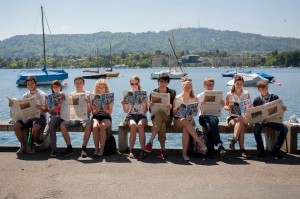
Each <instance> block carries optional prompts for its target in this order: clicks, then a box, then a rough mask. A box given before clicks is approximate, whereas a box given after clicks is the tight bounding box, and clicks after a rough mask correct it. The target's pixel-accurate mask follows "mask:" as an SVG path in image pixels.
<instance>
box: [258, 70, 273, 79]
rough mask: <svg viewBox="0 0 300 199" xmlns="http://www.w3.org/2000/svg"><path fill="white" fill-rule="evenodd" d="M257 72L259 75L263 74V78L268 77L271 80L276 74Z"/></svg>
mask: <svg viewBox="0 0 300 199" xmlns="http://www.w3.org/2000/svg"><path fill="white" fill-rule="evenodd" d="M256 74H258V75H259V76H261V77H263V78H266V79H268V80H269V81H272V80H273V79H274V76H272V75H269V74H266V73H262V72H258V73H256Z"/></svg>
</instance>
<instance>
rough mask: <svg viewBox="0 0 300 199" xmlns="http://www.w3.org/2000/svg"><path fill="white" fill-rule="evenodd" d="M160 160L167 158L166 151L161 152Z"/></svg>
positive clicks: (159, 154)
mask: <svg viewBox="0 0 300 199" xmlns="http://www.w3.org/2000/svg"><path fill="white" fill-rule="evenodd" d="M157 157H158V158H160V159H165V157H166V150H160V152H159V153H158V155H157Z"/></svg>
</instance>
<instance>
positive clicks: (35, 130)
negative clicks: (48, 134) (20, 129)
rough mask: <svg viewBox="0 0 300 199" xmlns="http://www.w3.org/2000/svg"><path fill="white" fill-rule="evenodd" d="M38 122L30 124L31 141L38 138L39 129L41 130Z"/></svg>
mask: <svg viewBox="0 0 300 199" xmlns="http://www.w3.org/2000/svg"><path fill="white" fill-rule="evenodd" d="M41 127H42V126H41V125H40V124H34V125H33V126H32V135H33V141H37V140H38V139H39V138H40V130H41Z"/></svg>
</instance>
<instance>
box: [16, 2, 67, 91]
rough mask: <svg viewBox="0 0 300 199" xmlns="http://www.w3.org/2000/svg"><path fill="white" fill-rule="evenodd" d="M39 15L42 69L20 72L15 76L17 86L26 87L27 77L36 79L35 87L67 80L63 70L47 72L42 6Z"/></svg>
mask: <svg viewBox="0 0 300 199" xmlns="http://www.w3.org/2000/svg"><path fill="white" fill-rule="evenodd" d="M41 13H42V29H43V49H44V64H43V67H42V69H26V70H21V71H20V73H19V74H18V76H17V81H16V84H17V85H18V86H26V79H27V77H28V76H34V77H35V78H36V81H37V82H36V84H37V85H49V84H51V83H52V81H54V80H58V81H60V82H62V81H63V80H65V79H68V73H67V72H66V71H65V70H63V69H57V70H55V69H51V70H47V64H46V50H45V49H46V48H45V32H44V10H43V6H41Z"/></svg>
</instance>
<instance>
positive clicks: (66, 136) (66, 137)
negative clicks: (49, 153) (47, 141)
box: [60, 124, 71, 145]
mask: <svg viewBox="0 0 300 199" xmlns="http://www.w3.org/2000/svg"><path fill="white" fill-rule="evenodd" d="M60 131H61V134H62V136H63V138H64V140H65V142H66V144H67V145H70V144H71V138H70V135H69V132H68V129H67V128H66V126H65V125H64V124H61V125H60Z"/></svg>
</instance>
